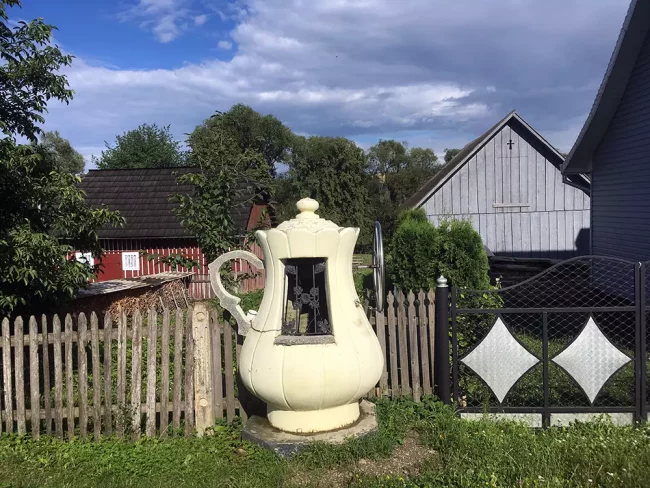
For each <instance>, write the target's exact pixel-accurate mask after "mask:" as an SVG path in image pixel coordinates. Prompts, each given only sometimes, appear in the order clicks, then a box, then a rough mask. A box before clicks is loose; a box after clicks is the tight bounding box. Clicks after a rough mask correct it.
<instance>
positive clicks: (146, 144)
mask: <svg viewBox="0 0 650 488" xmlns="http://www.w3.org/2000/svg"><path fill="white" fill-rule="evenodd" d="M104 144H105V145H106V150H105V151H102V155H101V157H99V158H96V157H93V162H94V163H95V165H96V166H97V167H98V168H99V169H130V168H169V167H176V166H183V165H185V163H186V155H185V153H184V151H183V149H182V147H181V143H180V142H178V141H176V140H174V136H173V135H172V133H171V129H170V126H166V127H158V126H157V125H156V124H142V125H140V126H139V127H137V128H136V129H133V130H130V131H127V132H125V133H124V134H122V135H118V136H116V138H115V143H114V144H113V145H111V144H109V143H108V142H105V143H104Z"/></svg>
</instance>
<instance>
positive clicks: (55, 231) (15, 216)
mask: <svg viewBox="0 0 650 488" xmlns="http://www.w3.org/2000/svg"><path fill="white" fill-rule="evenodd" d="M7 6H20V3H19V2H18V1H16V0H9V1H4V2H2V1H0V47H1V49H0V56H1V58H2V63H4V64H2V63H0V93H1V95H2V96H0V130H1V131H2V133H3V136H4V137H2V138H1V139H0V208H2V212H1V213H0V276H2V279H1V280H0V314H3V315H8V314H11V313H15V312H16V310H17V307H20V306H29V308H30V311H35V310H38V308H39V307H41V306H45V305H49V304H52V303H56V302H57V301H59V300H64V299H67V298H71V297H73V296H74V295H75V294H76V292H77V290H78V289H79V288H81V287H83V286H86V285H87V283H88V280H89V279H91V278H93V277H95V276H96V272H97V270H98V266H90V265H89V264H88V263H86V262H79V261H76V260H75V259H71V253H72V252H73V251H75V250H77V251H81V252H89V253H91V254H92V255H93V256H94V257H96V258H99V257H101V255H102V249H101V248H100V247H99V243H98V239H97V232H96V229H97V228H99V227H102V226H104V225H109V224H112V225H119V224H120V223H122V222H123V220H122V219H121V217H119V216H118V215H117V214H116V213H114V212H111V211H109V210H108V209H106V208H99V209H91V208H90V207H89V206H88V205H87V204H86V203H85V201H84V195H83V192H82V191H81V190H80V189H79V188H78V185H77V184H78V182H79V178H78V177H77V176H74V175H72V174H70V173H69V172H66V171H61V170H60V169H59V168H58V167H57V166H56V164H55V162H54V160H53V159H52V158H44V157H42V156H41V155H39V154H38V152H37V150H36V147H35V145H34V144H27V145H19V144H17V142H16V140H15V136H16V134H20V135H23V136H26V137H28V138H30V139H31V140H32V141H33V142H36V135H37V134H38V133H39V132H40V131H41V130H40V129H39V127H38V126H37V125H36V124H37V123H41V122H43V113H44V112H45V110H46V101H47V100H49V99H51V98H54V99H57V100H59V101H63V102H68V101H69V100H70V98H71V97H72V92H71V91H70V90H69V89H68V88H67V86H68V85H67V81H66V79H65V76H63V75H61V74H59V70H60V68H61V67H63V66H66V65H68V64H70V57H69V56H64V55H63V54H62V53H61V51H60V50H59V49H58V48H57V47H56V46H53V45H51V44H49V43H50V41H51V35H52V29H53V27H52V26H49V25H47V24H45V23H43V22H42V21H41V20H34V21H32V22H29V23H25V22H22V23H19V24H18V26H17V27H15V28H13V29H12V28H10V27H8V26H7V24H6V21H7V15H6V7H7Z"/></svg>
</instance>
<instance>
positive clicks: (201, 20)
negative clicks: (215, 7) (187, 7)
mask: <svg viewBox="0 0 650 488" xmlns="http://www.w3.org/2000/svg"><path fill="white" fill-rule="evenodd" d="M207 20H208V16H207V14H203V15H197V16H196V17H194V25H203V24H205V23H206V22H207Z"/></svg>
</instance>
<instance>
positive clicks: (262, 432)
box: [242, 400, 377, 457]
mask: <svg viewBox="0 0 650 488" xmlns="http://www.w3.org/2000/svg"><path fill="white" fill-rule="evenodd" d="M359 410H360V415H359V418H358V419H357V421H356V422H354V423H353V424H351V425H348V426H347V427H343V428H341V429H336V430H331V431H328V432H318V433H314V434H292V433H289V432H284V431H282V430H279V429H276V428H275V427H273V426H271V424H270V423H269V421H268V419H265V418H262V417H256V416H255V417H251V418H249V419H248V421H247V422H246V425H245V426H244V428H243V430H242V439H244V440H247V441H249V442H253V443H255V444H258V445H260V446H262V447H265V448H267V449H270V450H272V451H275V452H276V453H277V454H278V455H280V456H283V457H284V456H291V455H293V454H295V453H297V452H298V451H300V450H301V449H303V448H305V447H306V446H307V445H309V443H311V442H326V443H328V444H342V443H343V442H345V440H346V439H349V438H353V437H362V436H364V435H367V434H369V433H371V432H375V431H376V430H377V417H376V416H375V405H374V403H370V402H368V401H366V400H363V401H362V402H361V403H360V405H359Z"/></svg>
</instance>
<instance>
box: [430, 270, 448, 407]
mask: <svg viewBox="0 0 650 488" xmlns="http://www.w3.org/2000/svg"><path fill="white" fill-rule="evenodd" d="M435 353H436V357H435V368H434V385H435V387H436V391H437V393H438V398H440V400H441V401H442V403H444V404H446V405H449V404H451V384H450V381H449V287H448V286H447V279H446V278H445V277H444V276H441V277H440V278H438V286H437V287H436V349H435Z"/></svg>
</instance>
